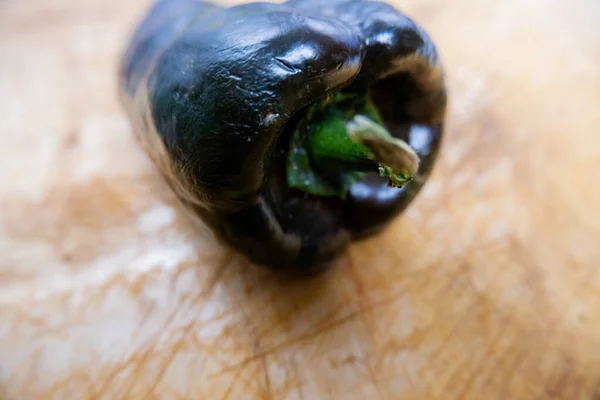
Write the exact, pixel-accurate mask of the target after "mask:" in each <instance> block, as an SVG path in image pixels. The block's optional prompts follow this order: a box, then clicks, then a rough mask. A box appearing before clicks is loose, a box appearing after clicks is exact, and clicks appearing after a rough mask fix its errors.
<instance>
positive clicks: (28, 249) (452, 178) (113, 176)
mask: <svg viewBox="0 0 600 400" xmlns="http://www.w3.org/2000/svg"><path fill="white" fill-rule="evenodd" d="M148 4H149V3H148V2H147V1H131V0H130V1H123V0H121V1H118V0H84V1H81V0H8V1H6V0H5V1H2V2H0V398H2V399H3V400H4V399H11V400H13V399H14V400H28V399H225V398H229V399H267V398H268V399H271V398H272V399H442V400H454V399H565V400H594V399H598V398H600V24H599V21H600V2H599V1H598V0H570V1H569V0H505V1H494V0H479V1H475V0H472V1H469V0H453V1H444V0H398V1H397V3H396V4H397V5H398V7H399V8H401V9H402V10H404V11H405V12H406V13H407V14H409V15H410V16H412V17H413V18H415V19H416V20H417V21H418V22H419V23H420V24H422V25H423V26H424V27H425V28H426V29H427V30H428V31H429V32H430V34H431V35H432V36H433V38H434V39H435V41H436V43H437V45H438V47H439V50H440V53H441V56H442V57H443V60H444V63H445V66H446V69H447V73H448V83H449V87H450V96H451V102H450V109H449V122H448V124H449V126H448V131H447V136H446V140H445V142H444V146H443V150H442V153H441V158H440V161H439V163H438V164H437V166H436V169H435V174H434V176H433V178H432V180H431V182H430V184H429V185H428V186H427V187H426V189H425V190H424V191H423V192H422V194H421V195H420V196H419V197H418V199H417V200H416V201H415V202H414V203H413V204H412V205H411V207H410V208H409V209H408V210H407V212H406V213H405V214H403V215H402V216H401V218H399V219H398V220H397V221H396V222H395V223H394V224H393V225H392V226H391V227H390V229H388V230H387V231H385V232H384V233H383V234H382V235H380V236H379V237H377V238H374V239H372V240H368V241H366V242H362V243H359V244H357V245H354V246H352V248H351V249H350V250H349V251H348V253H347V254H346V255H345V256H344V257H342V258H341V259H340V260H339V261H338V262H337V264H336V265H335V267H334V268H333V269H332V270H331V271H329V272H328V273H326V274H324V275H322V276H320V277H317V278H315V279H312V280H304V281H294V280H283V279H281V278H278V277H276V276H273V275H272V274H270V273H267V272H265V271H262V270H259V269H257V268H255V267H253V266H251V265H248V264H247V263H245V262H243V261H242V260H241V259H240V257H238V256H236V255H235V254H234V253H232V252H231V251H228V250H226V249H223V248H221V247H220V246H219V245H218V244H217V243H216V241H215V240H214V238H213V237H212V236H211V234H210V233H209V232H207V231H206V229H202V228H200V229H197V228H194V227H192V226H191V224H190V222H188V221H187V220H186V219H185V214H184V213H183V212H181V210H180V209H178V208H177V206H176V205H175V204H176V203H175V202H174V200H173V197H172V195H171V194H170V193H169V192H168V190H166V188H165V186H164V184H163V183H162V181H161V180H160V178H159V177H158V174H157V173H156V172H155V170H154V169H153V167H152V166H151V165H150V163H149V162H148V161H147V159H146V158H145V156H144V155H143V154H142V152H141V151H140V150H139V149H138V147H137V146H136V144H135V143H134V141H133V139H132V135H131V131H130V128H129V126H128V123H127V121H126V119H125V117H124V115H123V113H122V111H121V109H120V107H119V104H118V101H117V87H116V79H115V71H116V63H117V57H118V56H119V54H120V51H121V50H122V47H123V46H124V44H125V40H126V37H127V35H128V34H129V32H130V31H131V29H132V28H133V25H134V23H136V22H137V20H138V18H139V17H140V16H141V15H142V12H143V11H144V10H145V8H146V7H147V5H148Z"/></svg>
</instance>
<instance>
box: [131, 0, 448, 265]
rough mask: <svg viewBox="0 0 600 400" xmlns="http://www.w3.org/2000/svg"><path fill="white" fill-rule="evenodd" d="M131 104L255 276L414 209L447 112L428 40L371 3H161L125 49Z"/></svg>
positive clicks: (202, 210) (194, 204) (171, 172)
mask: <svg viewBox="0 0 600 400" xmlns="http://www.w3.org/2000/svg"><path fill="white" fill-rule="evenodd" d="M120 88H121V99H122V103H123V106H124V108H125V110H126V112H127V114H128V116H129V118H130V120H131V122H132V125H133V127H134V132H135V134H136V137H137V139H138V140H139V143H140V144H141V146H142V147H143V148H144V149H145V151H146V152H147V154H148V155H149V157H150V158H151V160H152V161H153V162H154V164H155V165H156V166H157V168H158V170H159V171H160V172H161V174H162V175H163V177H164V178H165V180H166V182H167V183H168V184H169V185H170V186H171V188H172V189H173V191H174V192H175V193H176V195H177V197H178V198H179V199H180V200H181V202H182V203H183V204H184V206H185V208H186V209H188V210H189V211H191V212H192V215H194V216H198V217H199V218H201V219H202V220H203V221H204V223H205V224H206V225H207V226H209V227H210V228H211V229H212V230H213V232H215V234H216V235H217V236H218V237H219V238H220V239H221V240H222V241H223V242H225V243H227V244H228V245H229V246H231V247H232V248H234V249H236V250H237V251H239V252H240V253H241V254H243V255H245V256H246V257H247V258H249V259H250V260H251V261H253V262H255V263H257V264H260V265H264V266H267V267H270V268H273V269H277V270H286V271H293V272H309V271H314V270H316V269H319V268H322V267H324V266H326V265H327V264H328V262H329V261H331V260H332V259H333V258H334V257H336V256H337V255H339V254H340V253H341V252H342V251H343V250H344V249H345V247H346V246H347V244H348V243H349V242H350V241H352V240H353V239H357V238H360V237H365V236H368V235H372V234H374V233H376V232H378V231H380V230H381V229H383V228H384V227H385V226H386V225H387V224H388V223H389V222H390V221H392V220H393V218H394V217H395V216H397V215H398V214H399V213H400V212H401V211H402V210H404V209H405V208H406V206H407V205H408V204H409V203H410V202H411V201H412V200H413V199H414V198H415V196H416V195H417V193H418V192H419V191H420V189H421V187H422V186H423V185H424V184H425V183H426V181H427V179H428V176H429V174H430V173H431V170H432V168H433V165H434V161H435V158H436V155H437V153H438V151H439V147H440V143H441V138H442V134H443V127H444V115H445V109H446V101H447V100H446V89H445V85H444V79H443V71H442V67H441V65H440V61H439V59H438V55H437V52H436V49H435V46H434V44H433V42H432V40H431V39H430V37H429V36H428V35H427V34H426V33H425V31H424V30H423V29H422V28H421V27H419V26H418V25H417V24H416V23H415V22H414V21H412V20H411V19H410V18H408V17H407V16H405V15H403V14H402V13H400V12H399V11H398V10H396V9H395V8H393V7H392V6H391V5H388V4H386V3H381V2H371V1H365V0H328V1H323V0H289V1H287V2H285V3H281V4H271V3H250V4H244V5H239V6H233V7H229V8H226V7H220V6H218V5H216V4H212V3H208V2H204V1H199V0H161V1H159V2H157V3H156V4H155V5H154V6H153V7H152V8H151V9H150V11H149V12H148V14H147V15H146V16H145V17H144V18H143V19H142V21H141V23H140V25H139V26H138V27H137V29H136V30H135V32H134V34H133V36H132V38H131V40H130V42H129V44H128V46H127V49H126V51H125V53H124V55H123V58H122V62H121V65H120ZM332 99H334V100H335V99H338V100H339V99H341V100H342V101H339V102H337V103H335V104H334V105H333V106H331V104H333V103H332V101H334V100H332ZM347 99H351V100H352V101H350V102H348V101H347ZM354 99H357V100H356V101H355V100H354ZM335 101H337V100H335ZM357 101H358V102H357ZM346 104H352V105H351V106H349V105H346ZM357 104H358V105H357ZM315 110H317V111H315ZM357 132H358V134H357ZM361 135H362V136H361ZM358 136H360V137H361V138H358ZM369 140H371V142H369ZM373 141H374V142H373ZM353 143H354V144H353ZM390 157H391V158H390ZM417 161H418V163H417ZM415 163H417V164H415ZM415 170H416V173H415ZM298 171H300V172H298ZM398 171H400V172H398ZM302 174H303V175H302ZM386 174H387V175H386ZM299 176H302V177H308V178H307V179H301V180H298V177H299ZM302 182H306V185H303V183H302ZM394 182H395V183H394ZM393 186H397V187H393Z"/></svg>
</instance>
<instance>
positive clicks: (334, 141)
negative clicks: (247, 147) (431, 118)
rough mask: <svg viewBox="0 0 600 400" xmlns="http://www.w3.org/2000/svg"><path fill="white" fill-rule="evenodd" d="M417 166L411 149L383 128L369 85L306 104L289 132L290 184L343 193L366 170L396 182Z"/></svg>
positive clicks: (307, 189)
mask: <svg viewBox="0 0 600 400" xmlns="http://www.w3.org/2000/svg"><path fill="white" fill-rule="evenodd" d="M418 166H419V157H418V156H417V154H416V153H415V151H414V150H413V149H412V148H411V147H410V146H409V145H408V144H407V143H406V142H405V141H403V140H401V139H397V138H394V137H393V136H392V135H391V134H390V133H389V132H388V131H387V129H386V128H385V126H384V123H383V119H382V117H381V115H380V113H379V111H378V109H377V107H376V106H375V105H374V104H373V102H372V100H371V97H370V94H369V92H368V91H365V92H363V93H360V92H352V91H342V92H339V93H336V94H334V95H332V96H330V97H328V98H327V99H325V100H324V101H321V102H319V103H317V104H314V105H312V106H310V107H308V109H307V110H306V111H305V113H304V116H303V118H301V119H300V121H299V122H298V123H297V124H296V126H295V129H294V131H293V132H292V136H291V139H290V145H289V154H288V157H287V165H286V167H287V180H288V185H289V186H290V187H293V188H296V189H299V190H301V191H304V192H306V193H309V194H312V195H317V196H326V197H330V196H335V197H339V198H341V199H344V198H346V196H347V193H348V191H349V188H350V186H351V185H352V184H353V183H355V182H358V181H360V180H361V179H363V177H364V173H366V172H379V174H380V175H381V176H383V177H384V178H386V179H387V180H388V185H389V186H391V187H396V188H400V187H402V186H404V185H406V184H407V183H409V182H410V181H411V180H412V176H413V175H414V174H416V172H417V170H418Z"/></svg>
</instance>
